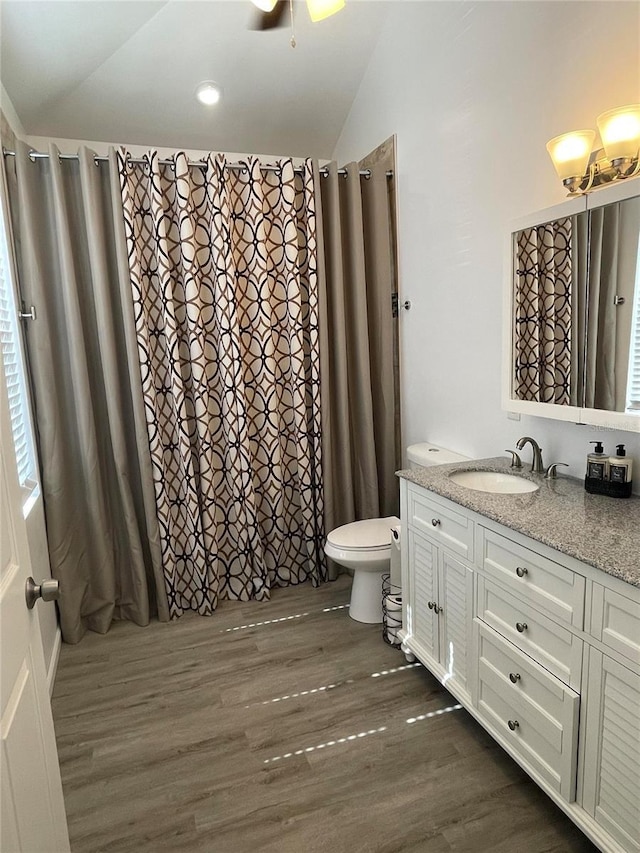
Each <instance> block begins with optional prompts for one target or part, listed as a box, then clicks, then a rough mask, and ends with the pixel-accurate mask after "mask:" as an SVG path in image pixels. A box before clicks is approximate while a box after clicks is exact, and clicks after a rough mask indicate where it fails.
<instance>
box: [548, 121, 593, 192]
mask: <svg viewBox="0 0 640 853" xmlns="http://www.w3.org/2000/svg"><path fill="white" fill-rule="evenodd" d="M595 138H596V132H595V130H574V131H572V132H571V133H563V134H561V135H560V136H556V137H555V138H554V139H550V140H549V142H547V151H548V152H549V156H550V157H551V159H552V160H553V165H554V166H555V167H556V172H557V173H558V177H559V178H560V179H561V180H563V181H564V180H566V179H567V178H576V177H579V176H582V175H584V173H585V172H586V171H587V166H588V165H589V157H590V156H591V149H592V148H593V140H594V139H595Z"/></svg>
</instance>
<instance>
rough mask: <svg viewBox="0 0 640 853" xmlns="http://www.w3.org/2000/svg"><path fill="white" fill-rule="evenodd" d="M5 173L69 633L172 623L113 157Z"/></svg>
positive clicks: (53, 151)
mask: <svg viewBox="0 0 640 853" xmlns="http://www.w3.org/2000/svg"><path fill="white" fill-rule="evenodd" d="M48 153H49V157H48V159H37V160H35V161H33V162H32V160H31V159H30V157H29V149H28V148H27V146H26V145H25V144H24V143H18V144H17V146H16V157H15V171H14V169H13V167H9V166H8V168H7V172H8V175H7V177H8V183H9V191H10V202H11V213H12V220H13V230H14V234H15V237H16V255H17V261H18V273H19V282H20V291H21V296H22V298H23V299H24V301H25V303H26V304H27V305H35V306H36V311H37V315H36V319H35V320H33V321H30V323H29V324H28V325H27V327H26V335H25V337H26V348H27V356H28V365H29V369H30V376H31V391H32V397H33V404H34V405H33V408H34V413H35V419H36V424H35V427H36V437H37V443H38V456H39V459H40V466H41V481H42V488H43V497H44V507H45V515H46V524H47V539H48V544H49V552H50V560H51V570H52V574H53V576H54V577H55V578H58V579H59V580H60V586H61V589H62V596H61V598H60V600H59V602H58V607H59V613H60V624H61V628H62V636H63V639H64V640H65V641H66V642H69V643H77V642H78V641H79V640H80V639H81V638H82V636H83V634H84V633H85V631H86V630H88V629H89V630H93V631H98V632H100V633H105V632H106V631H107V630H108V629H109V626H110V625H111V622H112V620H113V619H129V620H131V621H133V622H135V623H137V624H138V625H146V624H148V622H149V618H150V616H151V615H153V614H155V613H157V615H158V618H159V619H161V620H167V619H168V607H167V599H166V595H165V587H164V582H163V576H162V565H161V563H162V558H161V553H160V539H159V533H158V524H157V521H156V514H155V500H154V495H153V488H152V485H151V458H150V454H149V451H148V447H147V444H146V428H145V418H144V405H143V401H142V394H141V391H140V368H139V366H138V359H137V353H136V343H135V328H134V322H133V311H132V305H131V295H130V288H129V279H128V272H127V261H126V249H125V246H124V230H123V220H122V209H121V203H120V193H119V186H118V180H117V175H118V173H117V166H116V162H115V153H113V152H112V154H111V163H110V167H109V168H106V169H105V168H99V169H98V168H96V165H95V162H94V154H93V152H92V151H89V150H88V149H86V148H82V149H80V155H79V159H78V160H77V161H68V160H65V161H62V160H61V159H60V158H59V151H58V149H57V148H56V147H55V146H54V145H51V146H49V152H48Z"/></svg>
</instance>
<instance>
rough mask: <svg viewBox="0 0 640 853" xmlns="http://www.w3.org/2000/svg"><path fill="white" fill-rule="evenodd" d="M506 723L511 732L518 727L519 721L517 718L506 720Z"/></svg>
mask: <svg viewBox="0 0 640 853" xmlns="http://www.w3.org/2000/svg"><path fill="white" fill-rule="evenodd" d="M507 725H508V726H509V728H510V729H511V731H512V732H515V730H516V729H517V728H519V726H520V723H519V722H518V721H517V720H508V721H507Z"/></svg>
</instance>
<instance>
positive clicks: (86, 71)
mask: <svg viewBox="0 0 640 853" xmlns="http://www.w3.org/2000/svg"><path fill="white" fill-rule="evenodd" d="M400 5H401V3H400V2H399V0H386V2H385V0H348V2H347V5H346V6H345V8H344V9H343V10H342V11H341V12H340V13H339V14H337V15H335V16H333V17H331V18H328V19H326V20H325V21H321V22H319V23H317V24H312V23H311V22H310V20H309V16H308V13H307V10H306V6H305V4H304V3H302V2H300V0H296V2H294V20H295V35H296V41H297V47H296V48H295V49H292V48H291V46H290V45H289V39H290V36H291V31H290V29H289V28H283V29H277V30H269V31H262V32H261V31H257V30H253V29H251V25H252V24H253V23H254V21H255V16H256V14H257V10H256V9H255V7H254V6H253V5H252V4H251V2H250V0H164V2H155V1H154V0H55V2H52V0H2V2H1V3H0V16H1V17H0V56H1V66H0V76H1V79H2V84H3V86H4V88H5V89H6V91H7V94H8V96H9V98H10V99H11V101H12V103H13V106H14V108H15V110H16V112H17V114H18V116H19V118H20V120H21V122H22V124H23V126H24V129H25V131H26V133H27V134H28V135H30V136H47V137H65V138H71V139H85V140H93V141H103V142H125V143H129V144H139V145H150V146H151V145H152V146H157V147H171V148H177V147H180V148H192V149H193V148H196V149H204V150H217V151H235V152H255V153H260V154H291V155H293V156H314V157H330V156H331V154H332V151H333V148H334V146H335V143H336V142H337V139H338V136H339V134H340V131H341V129H342V127H343V124H344V122H345V120H346V118H347V115H348V113H349V110H350V108H351V104H352V102H353V99H354V97H355V95H356V93H357V91H358V87H359V85H360V82H361V80H362V77H363V74H364V72H365V70H366V68H367V64H368V61H369V58H370V56H371V53H372V50H373V48H374V47H375V45H376V43H377V41H378V38H379V37H380V35H381V34H382V33H383V31H384V25H385V19H386V17H387V15H388V14H390V12H391V7H396V8H397V7H399V6H400ZM203 80H215V81H216V82H217V83H218V84H220V85H221V86H222V89H223V99H222V101H221V102H220V103H219V104H218V105H216V106H215V107H212V108H206V107H203V106H201V105H200V104H199V103H198V102H197V101H196V100H195V97H194V92H195V89H196V86H197V85H198V83H200V82H201V81H203Z"/></svg>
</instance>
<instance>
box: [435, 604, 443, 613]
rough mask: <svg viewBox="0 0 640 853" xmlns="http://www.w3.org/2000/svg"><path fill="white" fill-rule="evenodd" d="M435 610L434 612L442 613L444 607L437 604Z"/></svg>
mask: <svg viewBox="0 0 640 853" xmlns="http://www.w3.org/2000/svg"><path fill="white" fill-rule="evenodd" d="M433 612H434V613H442V607H438V605H437V604H436V606H435V607H434V608H433Z"/></svg>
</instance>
